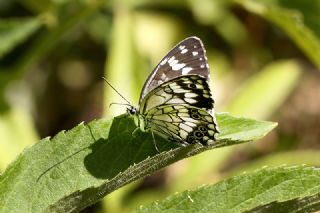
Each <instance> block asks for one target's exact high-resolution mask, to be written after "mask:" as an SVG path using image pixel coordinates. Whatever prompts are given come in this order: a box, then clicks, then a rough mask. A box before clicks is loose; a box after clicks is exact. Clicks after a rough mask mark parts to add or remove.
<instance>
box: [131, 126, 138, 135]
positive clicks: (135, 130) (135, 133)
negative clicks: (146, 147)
mask: <svg viewBox="0 0 320 213" xmlns="http://www.w3.org/2000/svg"><path fill="white" fill-rule="evenodd" d="M139 129H140V128H139V127H137V128H135V129H134V130H133V131H132V133H131V135H132V137H134V138H135V137H136V136H137V132H138V130H139Z"/></svg>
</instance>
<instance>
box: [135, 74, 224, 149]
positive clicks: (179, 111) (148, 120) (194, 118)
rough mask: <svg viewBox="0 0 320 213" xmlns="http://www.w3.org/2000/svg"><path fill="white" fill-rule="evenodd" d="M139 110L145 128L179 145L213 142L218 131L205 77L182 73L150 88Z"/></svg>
mask: <svg viewBox="0 0 320 213" xmlns="http://www.w3.org/2000/svg"><path fill="white" fill-rule="evenodd" d="M139 113H140V114H141V115H143V116H144V120H145V129H146V130H147V129H151V131H154V132H157V133H158V134H160V135H162V136H163V137H165V138H167V139H169V140H172V141H177V142H180V143H182V144H193V143H202V144H204V145H206V144H208V143H212V142H214V141H215V134H216V133H218V129H217V125H216V121H215V117H214V115H213V99H212V97H211V92H210V89H209V85H208V83H207V81H206V78H205V77H202V76H199V75H184V76H179V77H176V78H173V79H171V80H169V81H167V82H165V83H163V84H161V85H160V86H158V87H156V88H155V89H154V90H152V91H150V92H149V93H148V94H147V96H146V97H145V99H144V100H143V101H142V103H141V105H140V109H139Z"/></svg>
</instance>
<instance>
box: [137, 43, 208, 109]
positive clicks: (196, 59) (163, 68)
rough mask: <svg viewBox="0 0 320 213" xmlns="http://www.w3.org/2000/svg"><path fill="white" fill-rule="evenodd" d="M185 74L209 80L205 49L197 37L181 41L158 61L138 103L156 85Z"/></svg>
mask: <svg viewBox="0 0 320 213" xmlns="http://www.w3.org/2000/svg"><path fill="white" fill-rule="evenodd" d="M187 74H196V75H200V76H202V77H204V78H206V79H209V75H210V73H209V68H208V62H207V57H206V54H205V49H204V47H203V44H202V42H201V40H200V39H199V38H197V37H189V38H186V39H185V40H183V41H181V42H180V43H179V44H177V45H176V46H175V47H174V48H173V49H172V50H171V51H170V52H169V53H168V54H167V55H166V56H165V57H164V58H163V59H162V60H161V61H160V63H159V64H158V65H157V66H156V68H155V69H154V70H153V71H152V72H151V74H150V76H149V77H148V79H147V81H146V82H145V84H144V86H143V89H142V92H141V95H140V103H141V102H142V100H143V98H144V97H145V96H146V95H147V94H148V93H149V92H150V91H151V90H152V89H154V88H155V87H157V86H158V85H160V84H162V83H164V82H166V81H169V80H170V79H173V78H176V77H178V76H181V75H187Z"/></svg>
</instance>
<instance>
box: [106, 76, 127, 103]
mask: <svg viewBox="0 0 320 213" xmlns="http://www.w3.org/2000/svg"><path fill="white" fill-rule="evenodd" d="M102 78H103V80H104V81H105V82H107V84H109V86H110V87H111V88H112V89H113V90H114V91H116V93H118V95H120V97H121V98H123V100H125V101H126V102H127V103H128V105H130V106H132V104H131V103H130V101H128V100H127V99H126V98H125V97H123V95H121V94H120V93H119V92H118V90H116V89H115V88H114V87H113V86H112V85H111V84H110V83H109V82H108V80H107V79H106V78H105V77H102Z"/></svg>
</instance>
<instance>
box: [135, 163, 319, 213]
mask: <svg viewBox="0 0 320 213" xmlns="http://www.w3.org/2000/svg"><path fill="white" fill-rule="evenodd" d="M319 184H320V170H319V169H317V168H312V167H304V166H295V167H278V168H263V169H260V170H257V171H255V172H252V173H248V174H242V175H239V176H235V177H232V178H230V179H227V180H224V181H221V182H219V183H217V184H214V185H207V186H202V187H199V188H198V189H195V190H191V191H185V192H182V193H179V194H175V195H172V196H169V197H168V198H166V199H165V200H163V201H157V202H154V203H152V204H151V205H148V206H145V207H141V208H140V209H137V210H136V211H135V212H226V211H228V212H247V211H248V212H297V210H299V212H314V211H317V210H320V205H319V203H320V196H319V194H320V187H319Z"/></svg>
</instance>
